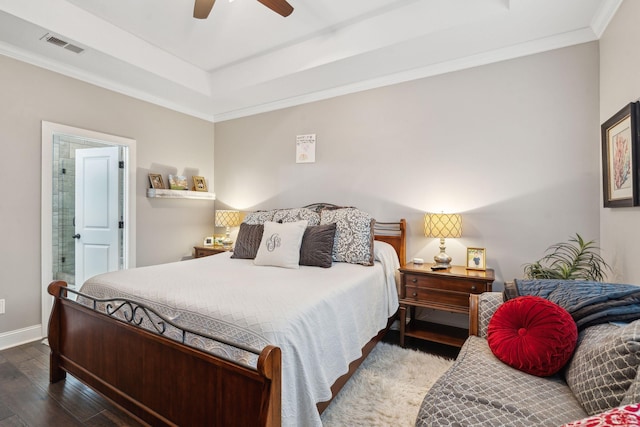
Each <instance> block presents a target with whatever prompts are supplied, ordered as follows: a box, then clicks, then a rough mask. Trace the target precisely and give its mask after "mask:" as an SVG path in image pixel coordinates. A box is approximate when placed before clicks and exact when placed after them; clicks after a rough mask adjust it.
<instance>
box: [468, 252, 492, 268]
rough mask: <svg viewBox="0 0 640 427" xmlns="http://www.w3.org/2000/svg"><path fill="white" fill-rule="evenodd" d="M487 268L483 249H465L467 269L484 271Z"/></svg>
mask: <svg viewBox="0 0 640 427" xmlns="http://www.w3.org/2000/svg"><path fill="white" fill-rule="evenodd" d="M486 268H487V254H486V251H485V249H484V248H467V269H468V270H485V269H486Z"/></svg>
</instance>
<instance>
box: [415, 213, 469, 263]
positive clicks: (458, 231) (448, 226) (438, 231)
mask: <svg viewBox="0 0 640 427" xmlns="http://www.w3.org/2000/svg"><path fill="white" fill-rule="evenodd" d="M424 235H425V236H427V237H436V238H439V239H440V253H439V254H438V255H436V256H434V257H433V259H434V261H435V262H436V265H435V267H436V268H449V267H451V257H450V256H449V255H447V254H446V253H445V249H446V247H445V245H444V239H445V238H447V237H462V216H461V215H460V214H445V213H439V214H436V213H427V214H425V215H424Z"/></svg>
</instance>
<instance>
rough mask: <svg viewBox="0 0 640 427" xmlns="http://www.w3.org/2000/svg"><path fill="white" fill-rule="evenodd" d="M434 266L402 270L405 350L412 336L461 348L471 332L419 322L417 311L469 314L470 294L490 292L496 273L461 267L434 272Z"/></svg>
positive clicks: (402, 313) (411, 266)
mask: <svg viewBox="0 0 640 427" xmlns="http://www.w3.org/2000/svg"><path fill="white" fill-rule="evenodd" d="M431 266H433V264H413V263H408V264H406V265H405V266H403V267H401V268H400V274H401V277H402V282H401V287H400V345H401V346H403V347H404V337H405V336H409V337H415V338H419V339H423V340H429V341H435V342H439V343H443V344H448V345H453V346H457V347H460V346H462V344H463V343H464V341H465V340H466V339H467V337H468V336H469V330H468V329H463V328H457V327H453V326H449V325H441V324H437V323H431V322H425V321H420V320H416V318H415V309H416V307H424V308H431V309H435V310H442V311H448V312H452V313H466V314H467V315H468V314H469V294H472V293H473V294H480V293H482V292H489V291H491V287H492V285H493V281H494V280H495V275H494V272H493V270H492V269H487V270H486V271H478V270H467V269H466V268H465V267H460V266H451V268H449V269H447V270H436V271H433V270H431ZM407 309H409V318H410V322H409V323H408V324H407V323H406V320H407Z"/></svg>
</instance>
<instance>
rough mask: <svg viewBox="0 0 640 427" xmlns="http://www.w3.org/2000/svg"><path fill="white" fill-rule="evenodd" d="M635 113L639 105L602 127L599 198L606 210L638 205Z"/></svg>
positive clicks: (636, 117)
mask: <svg viewBox="0 0 640 427" xmlns="http://www.w3.org/2000/svg"><path fill="white" fill-rule="evenodd" d="M638 109H640V103H639V102H632V103H630V104H629V105H627V106H625V107H624V108H623V109H621V110H620V111H618V112H617V113H616V114H615V115H614V116H613V117H611V118H610V119H609V120H607V121H606V122H604V123H603V124H602V127H601V132H602V174H603V176H602V184H603V193H602V195H603V202H604V207H605V208H618V207H627V206H638V205H640V197H638V195H639V194H640V192H639V191H638V178H637V177H638V167H640V165H639V164H638Z"/></svg>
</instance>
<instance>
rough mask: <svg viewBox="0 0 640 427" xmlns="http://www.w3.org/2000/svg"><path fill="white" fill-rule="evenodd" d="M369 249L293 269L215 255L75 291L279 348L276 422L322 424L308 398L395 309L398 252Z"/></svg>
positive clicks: (323, 396)
mask: <svg viewBox="0 0 640 427" xmlns="http://www.w3.org/2000/svg"><path fill="white" fill-rule="evenodd" d="M374 253H375V259H376V261H375V262H374V265H373V266H370V267H368V266H362V265H356V264H348V263H333V266H332V267H331V268H318V267H306V266H301V267H300V268H299V269H286V268H279V267H267V266H257V265H254V264H253V261H252V260H243V259H231V258H230V253H222V254H218V255H214V256H210V257H205V258H198V259H194V260H189V261H182V262H176V263H168V264H161V265H156V266H149V267H141V268H135V269H130V270H122V271H117V272H112V273H106V274H102V275H98V276H95V277H93V278H91V279H89V280H87V281H86V282H85V284H84V285H83V286H82V288H81V290H80V292H82V293H84V294H88V295H91V296H94V297H96V298H114V297H122V298H129V299H132V300H135V301H138V302H141V303H143V304H146V305H149V306H150V307H152V308H154V309H156V310H157V311H158V312H159V313H161V314H163V315H164V316H166V317H167V318H169V319H170V320H171V321H173V322H175V323H176V324H178V325H180V326H181V327H184V328H189V329H192V330H195V331H199V332H203V333H205V334H208V335H214V336H219V337H223V338H225V339H229V340H231V341H233V342H239V343H241V344H244V345H247V346H249V347H252V348H256V349H258V350H259V349H262V348H263V347H264V346H266V345H268V344H272V345H276V346H278V347H280V348H281V350H282V425H283V426H302V425H304V426H321V421H320V416H319V414H318V412H317V409H316V403H317V402H323V401H327V400H329V399H330V398H331V389H330V387H331V385H332V384H333V383H334V382H335V380H336V379H337V378H339V377H340V376H341V375H343V374H345V373H346V372H347V371H348V366H349V363H350V362H352V361H353V360H355V359H357V358H359V357H360V356H361V355H362V353H361V349H362V347H363V346H364V345H365V344H366V343H367V342H368V341H369V340H370V339H371V338H372V337H373V336H375V335H376V334H377V333H378V332H379V331H380V330H381V329H383V328H384V327H385V326H386V324H387V320H388V318H389V317H391V316H392V315H393V314H394V313H395V312H396V310H397V308H398V296H397V287H396V280H395V278H396V271H397V269H398V267H399V261H398V258H397V255H396V253H395V251H394V249H393V248H392V247H391V246H390V245H388V244H386V243H384V242H379V241H376V242H375V244H374ZM223 347H224V346H222V347H216V348H212V349H209V350H211V351H213V352H214V353H215V352H216V351H223V352H224V351H226V350H225V349H224V348H223ZM233 357H234V358H237V359H241V360H242V361H243V362H246V363H249V364H251V363H255V360H251V357H243V356H241V355H238V354H236V355H233Z"/></svg>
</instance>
